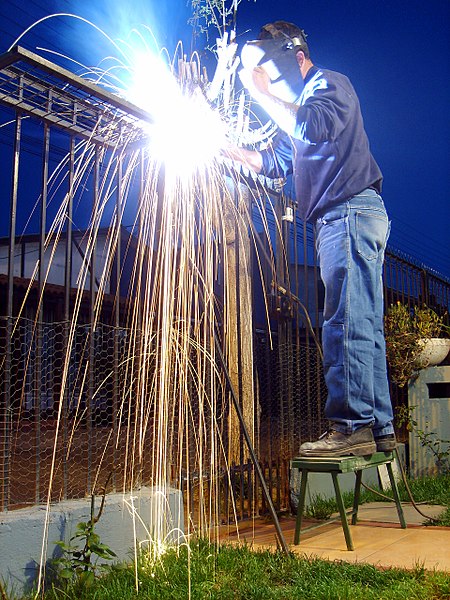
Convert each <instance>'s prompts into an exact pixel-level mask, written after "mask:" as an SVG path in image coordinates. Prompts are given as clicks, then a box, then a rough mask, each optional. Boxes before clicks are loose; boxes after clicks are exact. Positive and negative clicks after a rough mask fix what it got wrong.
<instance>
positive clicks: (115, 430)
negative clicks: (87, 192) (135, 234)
mask: <svg viewBox="0 0 450 600" xmlns="http://www.w3.org/2000/svg"><path fill="white" fill-rule="evenodd" d="M116 194H117V195H116V215H117V216H116V235H117V241H116V289H115V303H116V304H115V310H114V326H115V329H114V350H113V364H114V367H113V369H114V371H113V390H112V430H113V448H114V450H113V467H114V470H113V475H112V486H113V490H114V491H116V486H117V475H116V468H115V467H116V464H117V444H116V440H117V434H118V420H117V415H118V407H119V353H120V347H119V341H120V340H119V333H120V329H119V328H120V281H121V270H122V263H121V256H122V237H121V229H122V194H123V156H122V154H120V155H119V157H118V160H117V191H116Z"/></svg>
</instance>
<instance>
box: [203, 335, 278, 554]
mask: <svg viewBox="0 0 450 600" xmlns="http://www.w3.org/2000/svg"><path fill="white" fill-rule="evenodd" d="M214 342H215V346H216V351H217V354H218V355H219V359H220V363H221V365H222V368H223V372H224V374H225V379H226V381H227V384H228V388H229V390H230V394H231V398H232V399H233V405H234V408H235V410H236V413H237V416H238V419H239V422H240V424H241V427H242V433H243V435H244V439H245V441H246V443H247V448H248V451H249V453H250V458H251V459H252V463H253V466H254V467H255V471H256V474H257V476H258V478H259V481H260V483H261V487H262V490H263V494H264V497H265V499H266V502H267V506H268V508H269V512H270V514H271V516H272V519H273V522H274V525H275V529H276V532H277V536H278V540H279V542H280V545H281V548H282V549H283V552H284V553H285V554H287V555H288V554H289V546H288V545H287V543H286V540H285V538H284V535H283V532H282V530H281V526H280V521H279V520H278V515H277V513H276V510H275V508H274V505H273V502H272V498H271V497H270V493H269V490H268V488H267V484H266V482H265V480H264V475H263V472H262V470H261V466H260V464H259V461H258V457H257V456H256V452H255V449H254V447H253V444H252V440H251V438H250V434H249V433H248V430H247V426H246V425H245V421H244V415H243V414H242V410H241V407H240V404H239V399H238V398H237V396H236V392H235V391H234V386H233V383H232V381H231V378H230V374H229V371H228V368H227V365H226V363H225V358H224V355H223V352H222V348H221V347H220V344H219V339H218V336H217V335H216V336H214Z"/></svg>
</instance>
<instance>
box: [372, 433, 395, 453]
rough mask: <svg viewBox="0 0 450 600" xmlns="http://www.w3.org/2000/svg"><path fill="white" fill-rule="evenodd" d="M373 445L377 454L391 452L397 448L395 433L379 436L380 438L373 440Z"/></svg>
mask: <svg viewBox="0 0 450 600" xmlns="http://www.w3.org/2000/svg"><path fill="white" fill-rule="evenodd" d="M375 443H376V445H377V452H393V451H394V450H395V448H396V447H397V440H396V439H395V433H388V434H387V435H380V437H376V438H375Z"/></svg>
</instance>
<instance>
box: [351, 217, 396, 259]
mask: <svg viewBox="0 0 450 600" xmlns="http://www.w3.org/2000/svg"><path fill="white" fill-rule="evenodd" d="M388 232H389V221H388V218H387V216H386V215H385V214H383V213H381V212H375V211H357V212H356V250H357V252H358V254H359V255H360V256H362V257H363V258H365V259H366V260H375V259H376V258H378V256H379V255H380V252H383V251H384V249H385V247H386V242H387V237H388Z"/></svg>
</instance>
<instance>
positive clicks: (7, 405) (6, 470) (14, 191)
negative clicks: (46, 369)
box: [2, 113, 22, 511]
mask: <svg viewBox="0 0 450 600" xmlns="http://www.w3.org/2000/svg"><path fill="white" fill-rule="evenodd" d="M21 134H22V115H21V114H20V113H17V114H16V128H15V136H14V150H13V164H12V177H11V203H10V213H9V249H8V291H7V305H6V340H5V344H6V352H5V377H4V385H5V388H4V390H5V393H4V398H5V399H4V406H3V486H2V487H3V490H2V510H5V511H6V510H8V507H9V495H10V469H11V438H10V436H11V419H12V414H11V362H12V319H13V300H14V297H13V289H14V253H15V241H16V220H17V196H18V188H19V162H20V142H21Z"/></svg>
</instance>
